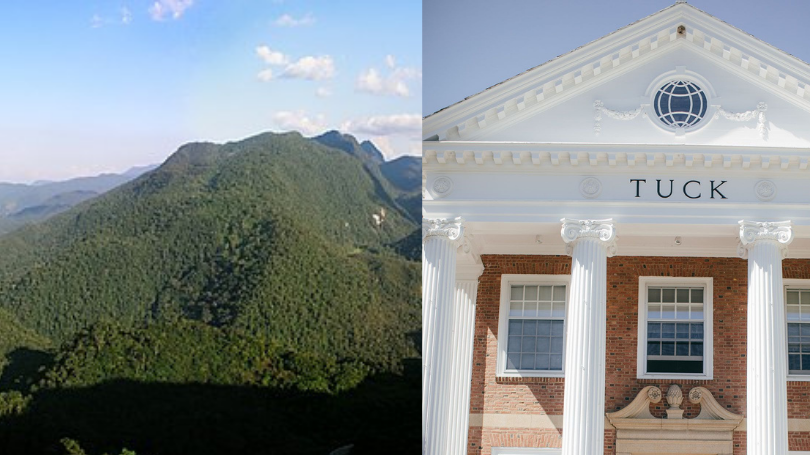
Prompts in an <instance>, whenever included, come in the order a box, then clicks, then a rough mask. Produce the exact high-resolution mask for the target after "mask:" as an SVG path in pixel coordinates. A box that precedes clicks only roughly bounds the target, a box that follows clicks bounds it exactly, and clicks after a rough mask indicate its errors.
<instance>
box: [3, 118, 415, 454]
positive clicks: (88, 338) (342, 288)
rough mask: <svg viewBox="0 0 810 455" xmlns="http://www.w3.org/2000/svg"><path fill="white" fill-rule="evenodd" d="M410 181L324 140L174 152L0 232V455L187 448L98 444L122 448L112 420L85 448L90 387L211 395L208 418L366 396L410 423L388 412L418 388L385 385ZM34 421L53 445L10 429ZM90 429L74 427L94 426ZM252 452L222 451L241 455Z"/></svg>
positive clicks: (283, 139) (397, 356) (409, 333)
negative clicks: (241, 402) (376, 393)
mask: <svg viewBox="0 0 810 455" xmlns="http://www.w3.org/2000/svg"><path fill="white" fill-rule="evenodd" d="M418 166H419V162H418V160H417V159H416V158H401V159H399V160H396V161H393V162H390V163H386V162H384V161H383V160H382V154H380V153H379V151H377V150H376V148H374V147H373V145H372V144H370V143H362V144H358V143H357V141H356V140H355V139H354V138H353V137H351V136H346V135H341V134H339V133H337V132H330V133H327V134H325V135H323V136H321V137H318V138H313V139H307V138H304V137H302V136H301V135H299V134H297V133H288V134H271V133H266V134H261V135H258V136H255V137H251V138H248V139H245V140H242V141H239V142H231V143H227V144H221V145H220V144H211V143H192V144H188V145H185V146H183V147H181V148H180V149H179V150H178V151H177V152H176V153H175V154H174V155H172V156H171V157H170V158H169V159H168V160H167V161H166V162H165V163H164V164H163V165H162V166H160V167H159V168H157V169H156V170H154V171H152V172H149V173H147V174H145V175H143V176H141V177H139V178H137V179H135V180H133V181H131V182H129V183H127V184H124V185H123V186H121V187H119V188H117V189H115V190H112V191H110V192H109V193H107V194H105V195H103V196H101V197H98V198H96V199H94V200H92V201H90V202H86V203H84V204H81V205H79V206H77V207H75V208H73V209H71V210H69V211H67V212H65V213H63V214H60V215H57V216H56V217H54V218H51V219H50V220H48V221H47V222H44V223H41V224H37V225H32V226H29V227H26V228H23V229H21V230H19V231H16V232H14V233H11V234H8V235H5V236H3V237H0V251H3V254H2V255H0V330H1V331H2V333H3V334H2V336H0V340H2V342H0V350H2V351H3V353H4V358H5V359H6V364H5V365H4V370H3V372H2V377H0V384H2V386H3V387H4V388H5V389H6V390H7V392H5V393H3V394H0V415H5V416H7V417H6V422H5V423H4V422H3V420H0V451H3V450H2V449H3V448H6V449H15V450H21V449H25V450H33V451H34V452H48V451H53V450H57V449H54V448H55V447H57V448H58V447H62V445H63V444H62V445H60V444H61V443H60V442H59V441H60V440H61V439H63V438H66V437H67V438H73V437H74V436H76V439H77V440H78V441H79V442H80V443H81V444H82V446H83V447H85V448H86V447H90V449H91V450H92V451H98V453H101V451H108V452H110V453H113V452H115V453H117V452H118V450H119V449H121V448H122V447H123V446H124V445H126V447H127V448H129V449H134V450H136V451H137V452H138V453H142V451H143V450H147V451H154V452H155V453H184V452H187V449H188V447H190V446H187V447H185V448H184V447H183V446H182V445H177V444H175V443H173V442H170V440H171V438H169V437H163V439H161V437H158V438H157V439H154V440H151V441H149V440H147V439H148V438H149V435H148V434H140V436H139V437H133V438H132V439H127V438H126V437H124V436H121V438H123V439H120V440H118V442H116V439H115V437H116V435H119V436H120V435H126V434H128V433H127V432H126V431H123V432H122V431H118V430H120V428H118V427H117V426H116V425H117V424H116V420H115V419H113V420H112V421H110V422H107V423H105V424H104V426H105V433H104V434H105V436H103V437H102V436H101V435H100V434H99V433H94V432H92V431H85V430H87V428H84V427H82V418H81V417H78V419H79V420H78V422H77V421H76V418H77V417H76V416H77V415H79V416H80V415H82V414H83V413H86V412H87V411H88V409H90V407H91V406H92V404H91V403H87V402H86V401H83V400H89V399H91V397H94V396H96V394H98V396H105V395H104V394H108V393H109V390H110V389H107V388H105V387H108V386H109V387H112V388H113V389H115V390H118V389H116V387H119V388H122V389H121V390H130V389H131V390H132V391H134V392H132V393H136V394H137V393H142V394H144V397H147V396H148V397H152V398H154V397H156V396H160V397H163V396H164V394H165V393H166V389H161V388H159V387H158V388H157V389H153V388H150V387H152V386H151V385H152V384H172V385H173V387H181V386H180V385H183V384H196V385H195V386H194V387H197V388H201V389H195V390H197V391H199V390H206V392H205V393H208V392H210V390H209V389H207V388H206V387H229V388H230V389H227V390H228V392H227V393H224V392H222V391H223V390H226V389H222V388H220V389H215V390H217V392H211V393H213V394H214V395H216V398H215V399H214V398H212V400H211V402H210V403H209V404H210V405H211V406H214V409H213V410H214V411H216V412H226V413H227V412H233V411H232V410H230V411H226V410H223V409H218V408H217V406H226V405H225V401H227V400H226V399H225V397H230V396H231V394H235V395H239V394H240V393H242V392H240V390H243V389H244V390H245V393H248V394H258V395H257V397H260V398H257V399H261V400H266V399H269V398H268V397H272V396H283V397H282V398H279V399H280V400H282V401H284V400H292V401H295V400H296V399H297V398H296V397H297V395H296V394H308V395H306V396H307V397H308V398H301V399H302V400H304V401H306V400H311V402H312V403H316V402H318V399H317V398H316V395H317V394H321V395H323V396H336V397H338V398H334V399H329V400H327V401H328V402H329V403H338V402H341V400H345V401H346V402H347V403H354V402H353V401H352V399H351V398H339V397H340V396H343V395H345V394H349V395H347V396H351V393H352V392H351V391H352V390H365V389H367V388H368V387H372V388H373V387H380V388H381V389H380V390H385V391H386V393H389V394H390V397H392V398H391V401H390V403H388V405H387V406H389V410H393V411H395V412H408V411H405V410H404V408H402V409H401V408H398V406H405V405H404V404H403V403H405V402H406V401H407V400H410V399H412V400H414V402H415V400H416V398H415V396H418V394H419V392H418V390H419V386H418V384H419V381H418V379H415V377H414V375H407V374H406V375H405V376H402V374H403V371H404V370H403V368H404V366H403V365H404V364H403V359H407V358H413V357H416V356H418V352H417V350H416V347H415V344H414V337H415V336H417V333H418V332H419V330H420V329H421V292H420V285H421V283H420V275H419V274H418V269H419V268H420V267H419V263H418V262H417V261H418V259H416V257H415V231H416V227H417V223H416V222H417V219H416V218H417V212H418V209H416V205H415V202H414V201H415V200H417V199H416V198H417V197H419V187H420V185H421V173H418V172H415V169H416V167H418ZM420 203H421V202H420ZM405 370H407V368H406V369H405ZM417 375H418V374H417ZM375 378H378V379H375ZM111 381H119V382H114V383H113V384H112V385H110V384H111ZM120 381H128V382H120ZM369 381H371V383H369ZM370 384H377V385H374V386H372V385H370ZM385 384H389V385H390V386H389V385H385ZM391 384H398V385H391ZM414 384H416V387H415V388H414V387H413V385H414ZM12 389H14V390H16V392H12V391H9V390H12ZM77 389H78V390H84V391H86V396H85V395H82V393H81V392H77ZM68 390H72V391H73V392H77V393H71V394H69V396H70V398H65V399H66V400H68V401H69V402H70V403H71V404H70V405H69V406H66V408H65V414H64V415H63V416H62V417H64V418H61V417H58V416H57V417H53V412H54V411H53V409H50V408H49V407H48V406H50V403H51V402H50V401H49V400H52V399H54V397H58V396H60V393H64V394H67V393H68V392H67V391H68ZM177 390H182V391H181V392H178V396H180V397H186V395H185V394H186V393H187V391H185V389H177ZM211 390H214V389H211ZM247 391H252V392H247ZM188 393H190V392H188ZM219 393H224V394H223V395H221V396H220V395H217V394H219ZM15 394H16V395H15ZM278 394H281V395H278ZM312 394H316V395H312ZM409 394H410V395H409ZM414 394H416V395H414ZM361 395H362V393H361ZM66 396H67V395H66ZM191 396H193V394H191V395H188V396H187V397H186V398H188V399H190V397H191ZM81 397H83V398H81ZM406 397H409V398H408V399H407V400H406ZM184 399H185V398H184ZM366 399H367V397H365V396H363V398H362V399H359V401H358V403H360V404H357V403H355V404H352V406H369V405H370V403H369V402H367V401H365V400H366ZM380 399H381V400H382V401H383V402H387V399H386V398H385V397H381V398H380ZM70 400H73V401H70ZM172 400H173V399H171V400H169V401H172ZM237 401H238V400H237ZM285 402H286V401H285ZM308 403H309V402H308ZM84 406H87V408H85V407H84ZM410 406H412V404H411V405H410ZM181 407H182V406H181ZM147 409H151V411H149V412H154V409H152V407H151V405H145V406H144V412H146V410H147ZM267 412H270V411H267ZM71 413H73V414H71ZM46 414H48V415H51V417H48V419H51V420H50V422H51V424H52V426H53V425H55V427H53V428H51V427H49V428H50V430H52V431H50V430H49V431H50V432H48V433H47V435H45V436H44V437H43V438H40V437H36V435H35V434H33V433H31V432H30V431H29V432H26V428H29V429H30V428H32V427H31V426H37V425H41V424H42V423H43V422H42V421H41V419H45V418H46V417H45V415H46ZM90 414H92V413H90ZM270 414H272V416H270ZM270 414H268V418H271V417H272V418H273V419H275V418H278V417H279V416H278V415H276V414H273V412H270ZM327 414H328V413H327ZM60 415H61V414H60ZM130 417H132V416H130ZM136 417H137V416H136ZM38 419H39V420H38ZM93 419H94V417H93V418H91V417H88V418H87V419H86V422H85V424H86V425H92V424H91V422H99V421H101V420H104V421H105V422H106V420H105V419H101V420H93ZM125 420H126V419H125ZM135 420H137V418H136V419H135ZM127 421H128V422H129V424H130V425H132V420H131V419H130V420H127ZM122 422H123V421H122ZM347 422H348V421H347ZM381 422H382V421H381ZM344 423H345V422H344ZM355 423H356V424H357V425H361V424H362V425H366V424H371V425H374V423H373V422H371V423H368V422H366V423H361V422H360V421H357V422H355ZM414 423H415V422H414ZM190 424H191V423H190V422H186V421H184V422H183V423H182V424H181V425H190ZM77 425H78V427H77ZM122 425H123V423H122ZM204 425H213V423H212V422H209V421H206V423H204ZM412 426H413V427H414V428H410V427H409V429H408V431H409V432H412V430H413V429H415V426H416V425H412ZM228 428H229V429H230V431H234V428H232V427H228ZM341 428H344V430H343V431H342V433H343V434H345V433H347V432H349V433H351V430H350V429H347V428H348V427H345V426H343V427H341ZM184 429H185V430H188V429H187V428H185V427H184ZM197 430H199V429H197ZM70 431H72V432H74V433H75V434H60V432H70ZM385 431H387V430H385V429H380V432H381V433H384V432H385ZM289 432H290V433H289V434H290V436H291V437H292V436H294V432H295V430H294V429H289ZM131 433H132V434H134V433H137V431H134V430H133V431H132V432H131ZM338 433H340V432H338ZM216 434H218V433H217V430H216V429H212V428H209V429H208V433H207V436H208V437H210V436H211V435H216ZM257 434H258V433H257ZM412 436H413V437H414V439H415V435H412ZM296 437H297V436H296ZM357 437H358V438H360V439H361V440H362V439H363V438H365V437H366V436H359V433H358V436H357ZM125 439H126V440H125ZM203 439H205V438H203ZM155 441H158V443H157V445H156V443H155ZM160 441H162V442H160ZM257 441H258V440H254V441H244V443H245V444H244V445H243V446H239V445H238V444H237V445H231V446H228V447H229V449H228V450H250V451H253V453H259V452H256V451H255V450H256V447H257V446H255V445H253V444H254V443H256V442H257ZM261 442H262V443H265V442H266V441H265V439H261ZM340 442H348V443H351V442H352V441H350V440H349V441H342V440H341V437H338V434H337V433H336V434H334V435H332V436H330V437H328V438H326V439H325V440H323V441H319V442H317V444H315V445H314V446H308V447H310V448H311V449H312V450H315V447H316V446H317V450H318V451H322V450H325V449H326V448H328V447H329V446H330V444H338V443H340ZM354 442H356V443H358V444H359V445H358V446H357V448H356V449H355V450H356V451H357V453H362V450H363V448H362V447H363V444H362V441H360V440H357V441H354ZM124 443H126V444H124ZM3 444H5V447H4V446H3ZM116 444H119V445H118V446H116ZM405 446H407V444H406V445H405ZM194 447H195V450H201V451H199V452H198V453H222V452H219V450H220V449H215V447H214V446H211V445H210V444H209V445H205V444H203V445H201V446H200V447H199V448H197V446H194ZM206 447H207V449H206ZM239 447H241V449H240V448H239ZM301 447H303V446H301ZM74 449H75V447H74ZM221 449H222V450H224V448H221ZM267 449H268V451H269V449H270V447H267ZM76 450H78V449H76ZM306 451H307V450H304V451H303V452H302V451H299V453H305V452H306ZM143 453H146V452H143ZM268 453H269V452H268ZM313 453H315V452H313ZM319 453H323V452H319Z"/></svg>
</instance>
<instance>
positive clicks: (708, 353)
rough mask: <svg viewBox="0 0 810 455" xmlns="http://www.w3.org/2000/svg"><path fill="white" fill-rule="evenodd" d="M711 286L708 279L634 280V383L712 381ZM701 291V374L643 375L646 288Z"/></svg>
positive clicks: (669, 278) (648, 277)
mask: <svg viewBox="0 0 810 455" xmlns="http://www.w3.org/2000/svg"><path fill="white" fill-rule="evenodd" d="M713 282H714V279H713V278H712V277H663V276H661V277H658V276H641V277H639V278H638V346H637V353H636V360H637V362H636V368H637V370H636V378H638V379H695V380H701V381H704V380H712V379H714V363H713V354H714V333H713V332H714V330H713V327H714V326H713V321H714V318H713V308H714V307H713V305H712V297H713V294H712V293H713ZM695 285H700V286H703V287H704V291H703V373H702V374H696V373H695V374H693V373H647V372H646V371H647V287H648V286H695Z"/></svg>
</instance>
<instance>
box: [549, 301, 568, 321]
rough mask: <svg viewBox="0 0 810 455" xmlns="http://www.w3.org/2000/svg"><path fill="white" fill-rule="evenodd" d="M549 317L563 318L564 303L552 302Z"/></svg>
mask: <svg viewBox="0 0 810 455" xmlns="http://www.w3.org/2000/svg"><path fill="white" fill-rule="evenodd" d="M551 317H553V318H564V317H565V303H562V302H554V307H553V310H552V311H551Z"/></svg>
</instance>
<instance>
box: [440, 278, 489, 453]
mask: <svg viewBox="0 0 810 455" xmlns="http://www.w3.org/2000/svg"><path fill="white" fill-rule="evenodd" d="M483 271H484V267H483V266H481V265H471V266H459V267H458V268H457V269H456V297H455V302H454V303H453V315H454V316H453V321H454V328H453V341H452V346H453V369H452V372H451V374H452V376H451V381H450V383H451V385H450V409H449V412H450V428H449V437H450V439H449V441H448V446H447V452H446V453H447V454H448V455H466V454H467V436H468V435H469V431H470V386H471V378H472V359H473V335H474V332H475V299H476V296H477V294H478V277H479V276H481V273H482V272H483Z"/></svg>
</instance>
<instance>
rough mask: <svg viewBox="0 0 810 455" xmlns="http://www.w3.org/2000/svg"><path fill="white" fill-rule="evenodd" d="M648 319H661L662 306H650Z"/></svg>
mask: <svg viewBox="0 0 810 455" xmlns="http://www.w3.org/2000/svg"><path fill="white" fill-rule="evenodd" d="M647 318H648V319H661V305H650V308H649V309H648V310H647Z"/></svg>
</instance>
